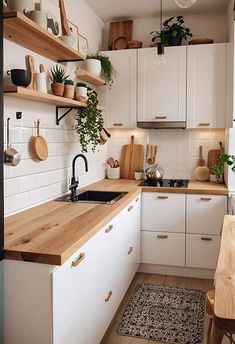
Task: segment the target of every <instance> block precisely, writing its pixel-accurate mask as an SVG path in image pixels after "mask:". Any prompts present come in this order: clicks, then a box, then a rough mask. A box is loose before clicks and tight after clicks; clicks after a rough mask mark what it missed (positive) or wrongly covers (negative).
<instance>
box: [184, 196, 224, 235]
mask: <svg viewBox="0 0 235 344" xmlns="http://www.w3.org/2000/svg"><path fill="white" fill-rule="evenodd" d="M186 197H187V212H186V219H187V220H186V232H187V233H192V234H212V235H220V233H221V229H222V224H223V219H224V215H225V214H227V196H222V195H187V196H186Z"/></svg>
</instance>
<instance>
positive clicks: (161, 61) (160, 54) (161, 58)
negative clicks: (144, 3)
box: [157, 0, 166, 66]
mask: <svg viewBox="0 0 235 344" xmlns="http://www.w3.org/2000/svg"><path fill="white" fill-rule="evenodd" d="M160 4H161V8H160V12H161V13H160V30H162V0H161V3H160ZM157 64H158V65H159V66H164V65H165V64H166V56H165V54H164V44H163V43H162V41H161V42H159V43H158V44H157Z"/></svg>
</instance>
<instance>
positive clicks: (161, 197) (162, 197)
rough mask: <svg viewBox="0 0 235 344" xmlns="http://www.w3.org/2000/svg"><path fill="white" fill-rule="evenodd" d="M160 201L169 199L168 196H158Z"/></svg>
mask: <svg viewBox="0 0 235 344" xmlns="http://www.w3.org/2000/svg"><path fill="white" fill-rule="evenodd" d="M157 198H158V199H168V196H157Z"/></svg>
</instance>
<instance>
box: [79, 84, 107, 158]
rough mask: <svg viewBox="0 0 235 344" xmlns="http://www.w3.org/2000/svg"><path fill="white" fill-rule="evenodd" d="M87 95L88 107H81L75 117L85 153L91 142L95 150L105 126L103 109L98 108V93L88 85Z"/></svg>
mask: <svg viewBox="0 0 235 344" xmlns="http://www.w3.org/2000/svg"><path fill="white" fill-rule="evenodd" d="M87 97H88V98H87V107H84V108H79V109H78V113H77V115H76V117H75V119H76V121H77V124H76V127H75V128H76V131H77V133H78V135H79V141H80V144H81V147H82V152H83V153H87V151H88V145H90V144H91V145H92V151H93V152H95V149H96V146H97V145H98V144H99V140H100V132H101V130H102V129H103V126H104V120H103V117H102V111H101V110H99V109H97V105H98V104H99V100H98V98H97V93H96V92H95V91H94V90H93V89H91V88H90V87H88V88H87Z"/></svg>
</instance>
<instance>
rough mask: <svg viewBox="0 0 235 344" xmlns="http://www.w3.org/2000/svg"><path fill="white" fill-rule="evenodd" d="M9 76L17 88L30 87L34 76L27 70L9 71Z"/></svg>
mask: <svg viewBox="0 0 235 344" xmlns="http://www.w3.org/2000/svg"><path fill="white" fill-rule="evenodd" d="M7 75H10V77H11V81H12V83H13V84H14V85H16V86H25V87H27V86H29V84H30V82H31V78H32V74H31V72H30V71H29V70H26V69H11V70H8V71H7Z"/></svg>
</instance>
